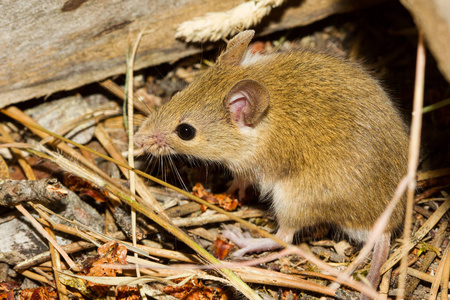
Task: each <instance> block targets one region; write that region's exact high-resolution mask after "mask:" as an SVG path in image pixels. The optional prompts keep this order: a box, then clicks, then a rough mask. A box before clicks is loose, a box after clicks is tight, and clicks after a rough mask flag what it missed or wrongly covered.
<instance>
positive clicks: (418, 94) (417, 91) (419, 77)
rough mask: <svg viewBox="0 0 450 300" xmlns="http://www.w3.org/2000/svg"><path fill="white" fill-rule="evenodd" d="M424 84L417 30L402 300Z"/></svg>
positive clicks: (400, 288) (420, 38)
mask: <svg viewBox="0 0 450 300" xmlns="http://www.w3.org/2000/svg"><path fill="white" fill-rule="evenodd" d="M424 82H425V45H424V40H423V33H422V31H421V30H420V29H419V36H418V44H417V63H416V78H415V86H414V104H413V113H412V121H411V137H410V144H409V156H408V178H409V184H408V191H407V201H406V211H405V227H404V230H403V245H404V247H403V253H402V260H401V263H400V277H399V283H398V291H399V293H398V294H397V299H404V297H405V286H406V269H407V266H408V265H407V263H408V252H409V249H410V243H411V224H412V215H413V206H414V192H415V188H416V183H417V182H416V175H417V167H418V164H419V151H420V133H421V129H422V108H423V90H424Z"/></svg>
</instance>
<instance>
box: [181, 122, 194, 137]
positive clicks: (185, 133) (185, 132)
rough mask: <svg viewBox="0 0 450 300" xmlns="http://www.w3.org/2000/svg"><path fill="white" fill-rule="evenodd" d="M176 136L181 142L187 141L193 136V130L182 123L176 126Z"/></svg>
mask: <svg viewBox="0 0 450 300" xmlns="http://www.w3.org/2000/svg"><path fill="white" fill-rule="evenodd" d="M177 134H178V136H179V137H180V138H181V139H182V140H185V141H189V140H192V139H193V138H194V136H195V128H194V127H192V126H191V125H189V124H186V123H183V124H180V125H178V127H177Z"/></svg>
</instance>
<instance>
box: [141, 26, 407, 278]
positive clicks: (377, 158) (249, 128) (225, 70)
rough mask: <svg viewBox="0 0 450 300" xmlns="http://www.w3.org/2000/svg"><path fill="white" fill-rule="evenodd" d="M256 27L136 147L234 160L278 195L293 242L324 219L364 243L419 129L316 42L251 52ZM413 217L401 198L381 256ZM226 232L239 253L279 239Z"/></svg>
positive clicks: (239, 172) (153, 119)
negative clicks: (411, 134)
mask: <svg viewBox="0 0 450 300" xmlns="http://www.w3.org/2000/svg"><path fill="white" fill-rule="evenodd" d="M253 35H254V32H253V31H251V30H248V31H244V32H242V33H240V34H238V35H237V36H235V37H234V38H233V39H232V40H231V41H230V42H229V43H228V46H227V49H226V50H225V51H224V52H223V53H222V54H221V55H220V56H219V58H218V61H217V63H216V65H215V66H213V67H211V68H210V69H208V70H207V71H205V73H204V74H202V75H201V76H200V77H199V78H198V79H197V80H195V81H194V82H193V83H192V84H191V85H189V86H188V87H187V88H186V89H184V90H183V91H181V92H179V93H177V94H175V95H174V97H173V98H172V99H171V100H170V101H169V102H168V103H166V104H164V105H163V106H161V107H160V108H159V109H158V110H157V111H156V112H155V113H153V114H152V115H150V116H149V118H148V119H147V120H146V122H145V123H144V124H143V125H142V126H141V128H140V129H139V131H138V133H137V135H136V144H137V145H139V146H142V147H143V148H144V150H145V151H146V152H148V153H151V154H153V155H156V156H161V155H170V154H182V155H186V156H188V157H196V158H200V159H203V160H205V161H208V162H214V163H221V164H223V165H225V166H227V167H228V168H229V169H230V170H231V171H232V173H233V174H234V176H235V178H236V179H235V181H236V182H240V181H246V182H250V183H253V184H254V185H256V186H257V187H258V188H259V190H260V191H261V194H262V195H263V197H268V198H270V199H272V202H271V203H272V207H273V210H274V213H275V215H276V218H277V221H278V224H279V229H278V232H277V236H278V237H279V238H282V239H283V240H284V241H286V242H289V243H291V242H292V240H293V236H294V233H295V232H296V231H299V230H301V229H302V228H307V227H311V226H315V225H319V224H326V225H329V226H335V227H338V228H340V229H341V230H342V231H343V232H344V233H346V234H347V235H348V237H349V239H350V240H354V241H357V242H364V241H365V240H366V239H367V237H368V234H369V230H370V229H371V227H372V225H373V224H374V222H375V221H376V219H377V218H378V217H379V216H380V215H381V213H382V212H383V210H384V209H385V208H386V206H387V203H388V202H389V201H390V199H391V197H392V195H393V193H394V190H395V188H396V185H397V183H398V182H399V181H400V179H401V177H402V176H403V175H404V174H406V160H407V149H408V134H407V130H406V128H405V126H404V124H403V122H402V120H401V118H400V116H399V114H398V112H397V110H396V109H395V107H394V105H393V104H392V103H391V101H390V99H389V97H388V95H387V94H386V93H385V92H384V90H383V89H382V88H381V86H380V85H379V83H378V82H377V81H376V80H375V79H374V78H373V77H372V76H371V75H370V74H369V73H368V72H366V71H365V70H364V69H363V68H362V67H361V66H359V65H358V64H356V63H352V62H349V61H346V60H343V59H341V58H336V57H333V56H331V55H328V54H323V53H318V52H314V51H306V50H305V51H293V52H286V53H273V54H269V55H260V54H252V53H251V51H248V49H247V48H248V45H249V43H250V41H251V39H252V37H253ZM403 214H404V205H403V204H402V205H399V206H397V208H396V210H395V211H394V213H393V215H392V217H391V220H390V223H389V225H388V228H387V230H386V234H385V236H384V238H383V239H381V240H380V242H379V243H378V248H382V250H378V251H381V252H380V253H381V254H379V255H381V256H382V258H381V261H382V262H381V264H382V263H383V262H384V260H385V259H386V256H387V253H388V252H387V250H388V248H389V238H388V237H389V236H390V233H392V232H394V231H395V230H396V229H398V227H399V226H400V224H401V223H402V219H403ZM227 235H228V236H229V237H231V238H232V239H233V240H234V241H235V242H236V243H237V244H238V245H239V246H240V247H244V248H243V249H241V250H239V251H238V253H239V254H238V255H243V254H245V253H247V252H252V251H253V252H254V251H261V250H266V249H275V248H278V247H279V245H278V244H276V243H275V242H273V241H272V240H270V239H257V240H256V242H255V241H254V240H247V239H241V237H239V236H237V235H234V234H233V233H230V232H228V233H227ZM386 247H387V248H386ZM378 264H380V263H378ZM379 267H381V265H379V266H375V267H372V270H371V273H372V274H371V275H370V276H372V279H371V281H372V283H374V284H378V280H379V275H378V271H379ZM373 269H375V270H373Z"/></svg>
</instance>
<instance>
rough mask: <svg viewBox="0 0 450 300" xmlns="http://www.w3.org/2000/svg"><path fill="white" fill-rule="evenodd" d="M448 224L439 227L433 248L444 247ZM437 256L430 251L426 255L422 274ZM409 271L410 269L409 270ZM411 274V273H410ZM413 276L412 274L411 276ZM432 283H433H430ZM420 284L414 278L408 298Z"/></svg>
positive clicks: (409, 284) (409, 287) (420, 268)
mask: <svg viewBox="0 0 450 300" xmlns="http://www.w3.org/2000/svg"><path fill="white" fill-rule="evenodd" d="M447 227H448V222H447V221H443V222H441V225H440V226H439V229H438V231H437V232H436V235H435V237H434V239H433V241H432V243H431V245H432V246H433V247H436V248H439V247H441V245H442V242H443V241H444V239H445V232H446V231H447ZM436 256H437V254H436V252H435V251H428V252H427V254H425V257H424V259H423V260H422V261H421V264H420V267H419V269H418V271H420V272H426V271H427V270H428V268H429V267H430V265H431V264H432V263H433V261H434V259H435V258H436ZM408 270H409V268H408ZM408 274H409V271H408ZM410 275H411V274H410ZM430 282H431V281H430ZM419 283H420V280H419V279H416V278H412V279H411V280H410V281H409V283H408V286H407V287H406V295H405V296H406V297H408V298H410V295H411V294H412V293H413V292H414V290H415V289H416V287H417V285H418V284H419Z"/></svg>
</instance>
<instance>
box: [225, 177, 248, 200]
mask: <svg viewBox="0 0 450 300" xmlns="http://www.w3.org/2000/svg"><path fill="white" fill-rule="evenodd" d="M250 185H251V184H250V182H248V181H247V180H245V179H240V178H235V179H234V180H233V181H232V182H231V185H230V187H229V188H228V190H227V193H228V194H231V195H233V194H234V193H235V192H238V194H237V197H238V199H239V200H243V199H244V198H245V192H246V190H247V188H248V187H249V186H250Z"/></svg>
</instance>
